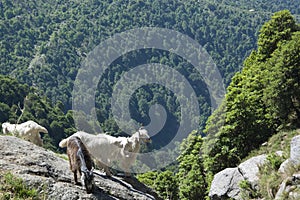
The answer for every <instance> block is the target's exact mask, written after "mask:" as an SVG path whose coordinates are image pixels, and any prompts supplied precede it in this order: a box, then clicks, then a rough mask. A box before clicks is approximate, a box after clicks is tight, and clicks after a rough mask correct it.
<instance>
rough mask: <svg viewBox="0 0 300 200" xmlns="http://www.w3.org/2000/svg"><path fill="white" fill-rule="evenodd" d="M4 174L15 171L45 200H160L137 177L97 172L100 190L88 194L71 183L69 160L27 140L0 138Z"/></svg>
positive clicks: (1, 167) (96, 180) (96, 181)
mask: <svg viewBox="0 0 300 200" xmlns="http://www.w3.org/2000/svg"><path fill="white" fill-rule="evenodd" d="M0 172H1V173H6V172H11V173H13V174H14V175H15V176H17V177H20V178H22V179H23V180H24V182H25V184H26V185H28V186H29V187H32V188H35V189H37V191H38V192H40V195H41V196H43V199H44V197H45V199H51V200H52V199H59V200H61V199H66V200H67V199H68V200H72V199H145V200H146V199H159V197H158V196H157V194H156V193H154V192H153V191H152V190H151V189H149V188H147V187H146V186H144V185H143V184H142V183H140V182H138V181H137V180H136V179H134V178H130V179H123V178H119V177H112V178H107V177H106V176H104V175H103V174H101V173H100V172H98V171H96V172H97V174H98V175H95V183H96V187H95V190H94V192H93V193H92V194H87V193H86V191H85V190H84V189H82V187H81V186H77V185H74V184H72V183H71V180H73V174H72V173H71V171H70V170H69V163H68V161H67V160H64V159H62V158H60V157H59V156H58V155H57V154H55V153H53V152H51V151H49V150H45V149H43V148H41V147H39V146H36V145H34V144H32V143H30V142H27V141H25V140H22V139H19V138H16V137H13V136H0Z"/></svg>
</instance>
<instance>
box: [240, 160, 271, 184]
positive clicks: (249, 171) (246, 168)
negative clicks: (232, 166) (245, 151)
mask: <svg viewBox="0 0 300 200" xmlns="http://www.w3.org/2000/svg"><path fill="white" fill-rule="evenodd" d="M266 159H267V156H266V155H259V156H255V157H252V158H250V159H248V160H246V161H245V162H242V163H241V164H240V165H239V166H238V168H239V172H240V173H241V174H242V176H243V177H244V179H245V180H247V181H248V182H249V183H250V184H251V187H252V189H255V190H257V189H258V181H259V177H258V175H259V166H262V165H263V164H264V163H265V161H266Z"/></svg>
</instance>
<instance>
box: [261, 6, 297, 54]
mask: <svg viewBox="0 0 300 200" xmlns="http://www.w3.org/2000/svg"><path fill="white" fill-rule="evenodd" d="M297 30H299V27H298V26H297V24H296V21H295V19H294V17H293V16H292V15H291V13H290V12H289V11H288V10H283V11H279V12H276V13H275V14H274V15H273V16H272V19H271V20H270V21H268V22H267V23H265V24H264V25H263V27H262V28H261V30H260V34H259V38H258V42H257V43H258V53H259V54H260V55H261V56H262V59H266V58H269V57H271V54H272V53H273V52H274V51H275V50H276V49H277V48H278V45H279V43H280V42H282V41H284V40H290V39H291V37H292V33H293V32H295V31H297Z"/></svg>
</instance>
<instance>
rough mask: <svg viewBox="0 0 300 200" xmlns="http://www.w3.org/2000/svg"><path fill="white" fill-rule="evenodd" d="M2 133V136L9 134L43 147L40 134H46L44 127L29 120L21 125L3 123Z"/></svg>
mask: <svg viewBox="0 0 300 200" xmlns="http://www.w3.org/2000/svg"><path fill="white" fill-rule="evenodd" d="M2 132H3V134H8V133H11V134H13V135H14V136H17V137H20V138H22V139H24V140H27V141H29V142H32V143H34V144H36V145H39V146H42V145H43V140H42V138H41V136H40V132H41V133H48V131H47V129H46V128H45V127H43V126H41V125H39V124H38V123H36V122H34V121H31V120H30V121H27V122H24V123H22V124H10V123H9V122H5V123H3V124H2Z"/></svg>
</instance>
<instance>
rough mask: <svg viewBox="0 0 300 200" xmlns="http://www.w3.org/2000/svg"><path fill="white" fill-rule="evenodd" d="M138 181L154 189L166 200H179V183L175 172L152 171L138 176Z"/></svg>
mask: <svg viewBox="0 0 300 200" xmlns="http://www.w3.org/2000/svg"><path fill="white" fill-rule="evenodd" d="M137 178H138V180H139V181H141V182H142V183H144V184H146V185H147V186H149V187H151V188H152V189H154V190H155V191H156V192H158V194H159V195H160V196H161V197H162V198H164V199H172V200H176V199H178V181H177V179H176V176H175V175H174V174H173V172H171V171H169V170H166V171H164V172H160V173H159V172H154V171H150V172H147V173H144V174H139V175H138V176H137Z"/></svg>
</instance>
